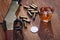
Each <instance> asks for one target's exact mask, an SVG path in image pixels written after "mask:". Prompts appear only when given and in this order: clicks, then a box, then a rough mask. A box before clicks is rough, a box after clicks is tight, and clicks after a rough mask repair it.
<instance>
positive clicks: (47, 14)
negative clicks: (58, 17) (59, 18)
mask: <svg viewBox="0 0 60 40" xmlns="http://www.w3.org/2000/svg"><path fill="white" fill-rule="evenodd" d="M53 12H54V10H53V8H51V7H41V8H40V14H39V15H40V19H41V21H43V22H49V21H50V20H51V17H52V14H53Z"/></svg>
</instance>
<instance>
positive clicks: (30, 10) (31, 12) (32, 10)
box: [24, 4, 39, 20]
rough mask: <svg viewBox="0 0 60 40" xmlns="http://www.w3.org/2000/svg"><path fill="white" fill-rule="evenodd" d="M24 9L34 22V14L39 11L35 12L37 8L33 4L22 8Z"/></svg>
mask: <svg viewBox="0 0 60 40" xmlns="http://www.w3.org/2000/svg"><path fill="white" fill-rule="evenodd" d="M24 8H26V9H27V13H28V14H29V16H30V17H32V20H35V17H36V14H38V13H39V11H38V10H37V8H38V7H37V6H36V5H35V4H31V5H29V6H24Z"/></svg>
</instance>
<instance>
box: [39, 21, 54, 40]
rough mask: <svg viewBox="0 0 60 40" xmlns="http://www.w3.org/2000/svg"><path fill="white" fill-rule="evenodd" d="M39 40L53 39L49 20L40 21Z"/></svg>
mask: <svg viewBox="0 0 60 40" xmlns="http://www.w3.org/2000/svg"><path fill="white" fill-rule="evenodd" d="M38 35H39V36H40V38H41V40H54V34H53V31H52V27H51V21H49V22H48V23H45V22H42V21H41V22H40V27H39V32H38Z"/></svg>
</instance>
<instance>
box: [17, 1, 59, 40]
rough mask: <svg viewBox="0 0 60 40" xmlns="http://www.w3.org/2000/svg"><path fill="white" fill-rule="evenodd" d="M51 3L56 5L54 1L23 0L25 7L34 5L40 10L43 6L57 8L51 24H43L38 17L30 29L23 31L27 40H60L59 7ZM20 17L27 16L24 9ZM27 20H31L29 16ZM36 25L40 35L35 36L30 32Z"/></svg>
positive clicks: (21, 10) (29, 26)
mask: <svg viewBox="0 0 60 40" xmlns="http://www.w3.org/2000/svg"><path fill="white" fill-rule="evenodd" d="M55 1H56V0H55ZM48 2H49V3H48ZM51 2H52V3H53V4H54V2H53V1H47V0H46V1H45V0H22V4H23V5H29V4H32V3H34V4H36V5H37V6H38V8H41V7H43V6H51V7H53V8H56V10H55V12H54V14H53V15H52V18H51V21H50V22H49V23H43V22H41V21H40V18H39V16H37V17H36V20H35V21H34V22H33V21H32V22H31V24H30V25H28V29H24V30H23V31H24V36H25V40H60V32H59V30H60V25H59V24H60V21H59V16H58V15H59V13H58V12H57V8H58V7H55V6H54V5H55V4H54V5H53V4H52V3H51ZM50 3H51V4H50ZM56 5H57V4H56ZM18 16H27V13H26V11H25V10H24V9H23V7H21V8H20V12H19V15H18ZM27 18H28V19H29V17H28V16H27ZM29 20H30V19H29ZM34 25H35V26H38V27H39V31H38V33H35V34H34V33H32V32H30V28H31V27H32V26H34Z"/></svg>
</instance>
